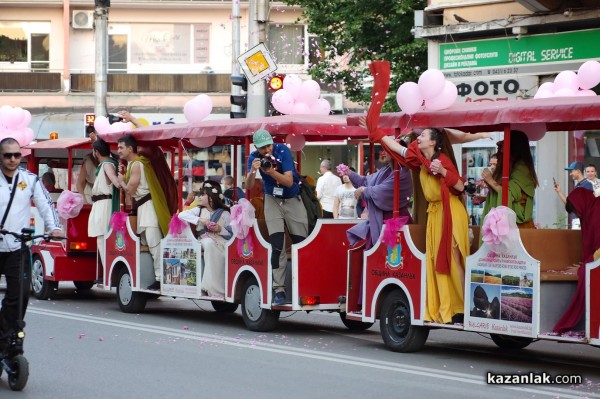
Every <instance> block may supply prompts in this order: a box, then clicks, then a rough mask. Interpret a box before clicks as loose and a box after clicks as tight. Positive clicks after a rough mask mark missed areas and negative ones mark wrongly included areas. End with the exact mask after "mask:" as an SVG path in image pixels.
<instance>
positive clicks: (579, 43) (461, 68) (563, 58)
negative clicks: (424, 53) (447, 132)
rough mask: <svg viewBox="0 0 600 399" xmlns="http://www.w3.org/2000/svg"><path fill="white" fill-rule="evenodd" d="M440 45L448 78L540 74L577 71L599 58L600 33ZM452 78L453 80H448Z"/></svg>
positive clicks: (440, 55)
mask: <svg viewBox="0 0 600 399" xmlns="http://www.w3.org/2000/svg"><path fill="white" fill-rule="evenodd" d="M515 39H516V38H515V37H514V36H513V37H505V38H501V39H483V40H471V41H465V42H453V43H446V44H440V47H439V51H440V53H439V59H440V63H439V69H440V70H442V71H443V72H445V73H446V77H454V78H461V77H462V78H464V77H478V76H488V75H510V74H517V73H518V74H523V73H541V72H552V71H563V70H566V69H577V68H578V67H579V66H580V65H581V64H582V63H583V62H584V61H586V60H590V59H597V58H599V57H600V46H598V45H597V43H598V42H600V29H590V30H582V31H576V32H561V33H553V34H543V35H531V36H528V35H524V36H522V37H520V38H519V40H515ZM448 74H450V75H451V76H448Z"/></svg>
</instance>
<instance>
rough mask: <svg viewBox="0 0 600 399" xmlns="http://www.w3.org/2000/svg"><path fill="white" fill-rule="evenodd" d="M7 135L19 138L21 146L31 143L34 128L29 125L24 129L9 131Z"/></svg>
mask: <svg viewBox="0 0 600 399" xmlns="http://www.w3.org/2000/svg"><path fill="white" fill-rule="evenodd" d="M7 136H8V137H12V138H13V139H15V140H17V142H18V143H19V145H20V146H21V147H23V146H26V145H28V144H30V143H31V142H32V141H33V139H34V134H33V130H31V129H30V128H28V127H26V128H24V129H18V130H12V131H7Z"/></svg>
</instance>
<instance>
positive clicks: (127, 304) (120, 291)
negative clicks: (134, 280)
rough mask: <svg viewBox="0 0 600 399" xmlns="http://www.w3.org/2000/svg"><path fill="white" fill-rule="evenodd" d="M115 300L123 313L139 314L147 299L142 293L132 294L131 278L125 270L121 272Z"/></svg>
mask: <svg viewBox="0 0 600 399" xmlns="http://www.w3.org/2000/svg"><path fill="white" fill-rule="evenodd" d="M117 300H118V301H119V307H120V308H121V311H123V312H124V313H139V312H141V311H142V310H144V308H145V307H146V301H147V300H148V297H147V296H146V294H144V293H142V292H134V291H133V285H132V284H131V276H130V275H129V271H128V270H127V269H126V268H123V269H122V270H121V273H120V274H119V280H118V284H117Z"/></svg>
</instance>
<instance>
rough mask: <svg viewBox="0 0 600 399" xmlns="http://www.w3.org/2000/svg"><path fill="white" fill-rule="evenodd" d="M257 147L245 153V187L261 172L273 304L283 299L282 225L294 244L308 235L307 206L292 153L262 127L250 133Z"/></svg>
mask: <svg viewBox="0 0 600 399" xmlns="http://www.w3.org/2000/svg"><path fill="white" fill-rule="evenodd" d="M253 143H254V146H255V147H256V151H254V152H252V153H251V154H250V156H249V157H248V170H249V174H248V177H247V178H246V189H248V190H250V189H252V187H253V186H254V179H255V175H256V172H257V171H258V172H259V173H260V174H261V176H262V181H263V186H264V192H265V202H264V204H265V205H264V208H265V209H264V212H265V222H266V224H267V229H268V231H269V238H270V241H271V246H272V248H273V251H272V255H271V267H272V268H273V290H274V291H275V296H274V298H273V305H283V304H285V303H286V297H285V271H286V267H287V256H286V252H285V248H286V247H287V245H286V243H285V226H286V225H287V228H288V231H289V233H290V237H291V239H292V242H293V243H294V244H296V243H298V242H300V241H302V240H303V239H304V238H306V236H307V235H308V219H307V216H306V208H305V207H304V204H303V202H302V198H300V186H299V185H298V181H299V176H298V172H297V171H296V167H295V166H294V160H293V159H292V153H291V152H290V150H289V148H288V147H287V146H286V145H284V144H277V143H273V138H272V137H271V135H270V134H269V132H267V131H266V130H264V129H260V130H257V131H256V132H255V133H254V136H253Z"/></svg>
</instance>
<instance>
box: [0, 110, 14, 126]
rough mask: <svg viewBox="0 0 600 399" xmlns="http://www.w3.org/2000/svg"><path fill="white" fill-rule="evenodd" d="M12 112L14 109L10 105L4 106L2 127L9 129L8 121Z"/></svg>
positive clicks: (0, 112) (0, 118) (1, 117)
mask: <svg viewBox="0 0 600 399" xmlns="http://www.w3.org/2000/svg"><path fill="white" fill-rule="evenodd" d="M11 112H12V107H11V106H10V105H3V106H2V107H0V126H4V127H6V128H8V125H7V121H8V119H9V115H10V114H11Z"/></svg>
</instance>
